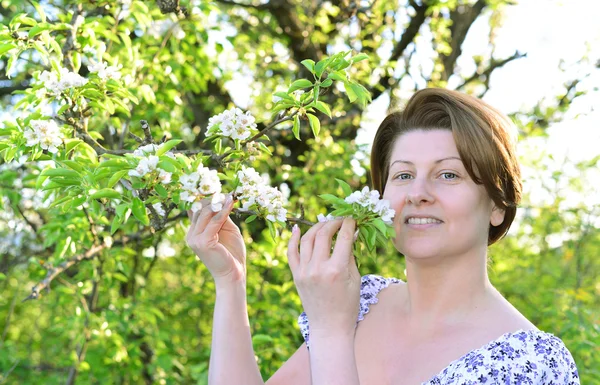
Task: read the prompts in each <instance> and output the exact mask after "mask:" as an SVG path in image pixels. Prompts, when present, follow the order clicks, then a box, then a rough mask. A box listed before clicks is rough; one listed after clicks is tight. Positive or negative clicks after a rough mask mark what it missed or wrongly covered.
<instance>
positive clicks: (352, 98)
mask: <svg viewBox="0 0 600 385" xmlns="http://www.w3.org/2000/svg"><path fill="white" fill-rule="evenodd" d="M344 89H345V90H346V95H348V100H350V103H354V101H355V100H356V98H357V96H356V92H354V89H353V88H352V84H351V83H350V82H344Z"/></svg>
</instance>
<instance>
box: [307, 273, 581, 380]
mask: <svg viewBox="0 0 600 385" xmlns="http://www.w3.org/2000/svg"><path fill="white" fill-rule="evenodd" d="M399 282H402V281H401V280H399V279H397V278H384V277H380V276H378V275H373V274H369V275H365V276H363V277H362V278H361V290H360V311H359V313H358V319H357V321H356V323H357V324H358V323H359V322H360V321H362V320H363V319H364V317H365V314H367V313H368V312H369V306H370V305H371V304H375V303H377V302H378V299H377V294H378V293H379V292H380V291H381V290H383V289H385V288H386V287H388V286H389V285H390V284H392V283H399ZM298 324H299V325H300V331H301V332H302V336H303V337H304V340H305V341H306V346H307V347H309V326H308V318H307V317H306V313H304V312H303V313H302V314H300V317H298ZM449 384H453V385H475V384H486V385H492V384H506V385H509V384H510V385H514V384H518V385H542V384H543V385H558V384H560V385H563V384H564V385H567V384H569V385H571V384H574V385H579V374H578V372H577V367H576V366H575V361H574V360H573V357H572V356H571V353H570V352H569V350H568V349H567V347H566V346H565V344H564V343H563V342H562V340H561V339H560V338H558V337H556V336H554V335H552V334H551V333H546V332H543V331H540V330H517V331H515V332H511V333H506V334H504V335H502V336H500V337H499V338H497V339H495V340H493V341H491V342H488V343H487V344H485V345H484V346H482V347H480V348H479V349H475V350H471V351H470V352H469V353H467V354H465V355H464V356H462V357H460V358H459V359H457V360H454V361H452V362H451V363H450V364H449V365H448V366H446V368H444V369H443V370H442V371H441V372H440V373H438V374H437V375H435V376H434V377H433V378H432V379H430V380H429V381H427V382H424V383H423V384H422V385H449Z"/></svg>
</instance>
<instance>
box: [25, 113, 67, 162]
mask: <svg viewBox="0 0 600 385" xmlns="http://www.w3.org/2000/svg"><path fill="white" fill-rule="evenodd" d="M23 136H24V137H25V139H27V146H29V147H32V146H35V145H38V144H39V145H40V147H41V148H43V149H44V150H48V151H50V152H51V153H53V154H54V153H57V152H58V148H57V147H58V146H60V145H61V144H62V140H63V138H64V136H63V134H62V132H60V129H59V128H58V125H57V124H56V122H55V121H54V120H32V121H30V122H29V127H28V128H26V129H25V132H24V133H23Z"/></svg>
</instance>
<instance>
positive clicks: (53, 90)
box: [38, 68, 88, 96]
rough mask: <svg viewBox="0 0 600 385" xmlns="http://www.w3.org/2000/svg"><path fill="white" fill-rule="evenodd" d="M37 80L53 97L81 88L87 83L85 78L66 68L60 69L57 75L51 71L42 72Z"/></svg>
mask: <svg viewBox="0 0 600 385" xmlns="http://www.w3.org/2000/svg"><path fill="white" fill-rule="evenodd" d="M38 79H39V80H40V81H41V82H42V83H43V85H44V87H45V88H46V89H47V90H48V92H50V94H52V95H54V96H58V95H60V94H61V93H62V92H63V91H65V90H67V89H69V88H74V87H81V86H83V85H85V84H87V82H88V81H87V79H86V78H84V77H82V76H80V75H79V74H77V73H75V72H71V71H69V70H68V69H66V68H60V71H59V74H58V75H57V74H56V73H54V72H51V71H44V72H42V73H41V74H40V76H39V78H38Z"/></svg>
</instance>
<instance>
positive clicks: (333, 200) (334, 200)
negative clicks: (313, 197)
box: [319, 194, 348, 206]
mask: <svg viewBox="0 0 600 385" xmlns="http://www.w3.org/2000/svg"><path fill="white" fill-rule="evenodd" d="M319 198H321V199H323V200H325V201H326V202H329V203H331V204H334V205H342V206H346V205H348V202H346V201H345V200H343V199H342V198H338V197H336V196H335V195H331V194H321V195H319Z"/></svg>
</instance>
